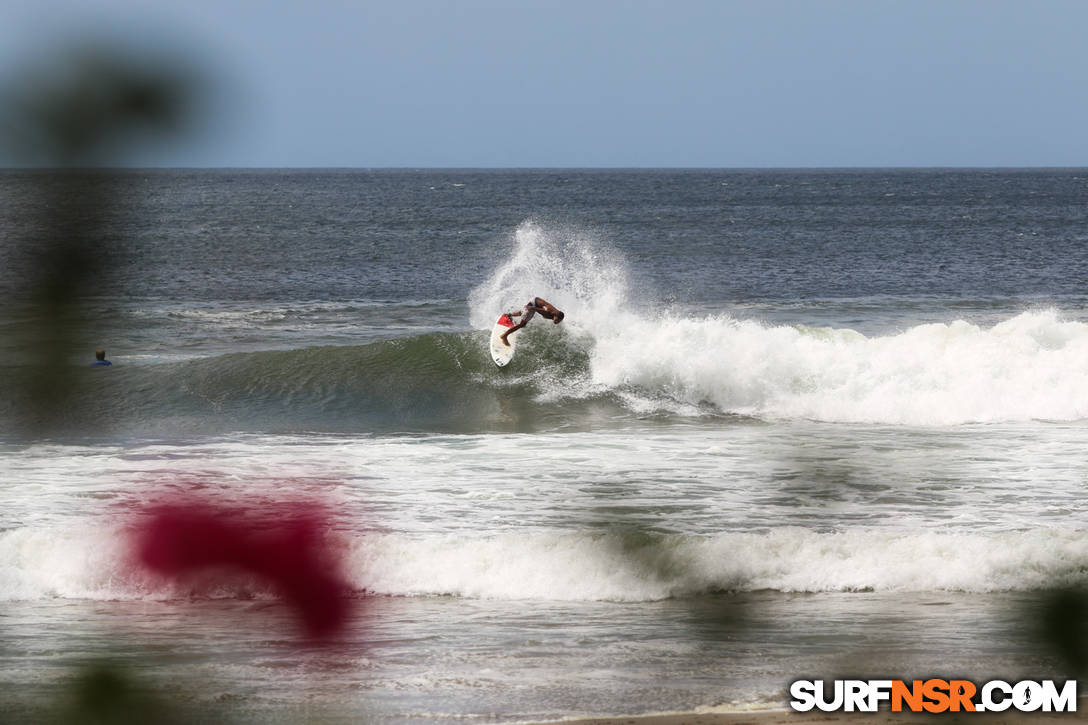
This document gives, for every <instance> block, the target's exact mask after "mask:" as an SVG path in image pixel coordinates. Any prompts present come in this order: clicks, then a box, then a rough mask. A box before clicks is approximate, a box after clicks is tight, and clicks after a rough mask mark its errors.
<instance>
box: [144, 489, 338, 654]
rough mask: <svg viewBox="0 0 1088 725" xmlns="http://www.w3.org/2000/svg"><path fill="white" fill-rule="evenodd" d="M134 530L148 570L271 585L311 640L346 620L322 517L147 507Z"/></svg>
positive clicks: (305, 509) (315, 511) (299, 509)
mask: <svg viewBox="0 0 1088 725" xmlns="http://www.w3.org/2000/svg"><path fill="white" fill-rule="evenodd" d="M148 513H149V517H148V519H147V520H146V521H145V522H144V523H143V524H142V525H141V526H140V527H139V528H138V530H137V532H136V539H135V541H136V557H137V560H138V561H139V562H140V563H141V564H142V565H143V566H144V567H145V568H146V569H148V570H149V571H151V572H153V573H156V574H160V575H163V576H167V577H171V578H175V579H183V578H186V577H189V576H193V575H197V574H207V573H209V572H213V573H215V574H218V573H219V572H222V574H223V577H224V578H228V577H230V576H231V572H238V571H241V572H246V573H249V574H253V575H256V576H257V577H260V578H261V579H263V580H264V581H266V582H268V583H270V584H271V585H272V586H273V587H274V588H275V589H276V591H277V592H278V593H279V594H280V596H282V597H283V598H284V600H285V601H286V602H287V603H288V604H289V605H290V606H291V607H292V608H293V609H294V610H295V611H296V612H297V613H298V615H299V616H300V618H301V619H302V622H303V624H304V625H305V627H306V630H307V631H308V633H309V634H310V635H312V636H316V637H321V636H327V635H330V634H334V633H336V632H337V631H339V630H340V629H342V628H343V626H344V625H345V623H346V622H347V618H348V615H349V610H350V603H351V598H350V596H349V595H350V593H351V587H350V586H349V585H348V583H347V582H345V581H344V580H343V579H342V578H341V576H340V569H341V561H340V556H339V555H338V553H337V552H336V551H334V549H333V547H331V546H330V545H328V544H327V543H326V540H325V538H324V535H323V533H324V532H325V531H327V530H328V529H329V522H328V515H327V514H325V513H323V512H322V510H321V509H320V508H319V507H316V506H313V505H307V504H292V505H286V504H272V505H268V506H265V507H252V508H245V509H242V508H238V507H217V506H213V505H212V504H210V503H207V502H187V503H173V504H166V505H160V506H156V507H153V508H152V509H150V510H149V512H148Z"/></svg>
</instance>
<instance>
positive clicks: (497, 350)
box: [491, 313, 518, 368]
mask: <svg viewBox="0 0 1088 725" xmlns="http://www.w3.org/2000/svg"><path fill="white" fill-rule="evenodd" d="M513 326H514V321H513V320H511V319H510V316H509V315H507V314H505V313H504V314H502V315H501V316H500V317H499V319H498V321H497V322H496V323H495V326H494V327H493V328H491V359H492V360H494V361H495V364H496V365H498V366H499V367H500V368H501V367H503V366H504V365H506V364H507V363H508V362H510V361H511V360H513V359H514V348H515V347H516V346H517V344H518V340H517V335H510V336H509V337H507V338H506V341H507V342H509V343H510V344H509V345H504V344H503V342H502V333H504V332H506V331H507V330H509V329H510V328H511V327H513Z"/></svg>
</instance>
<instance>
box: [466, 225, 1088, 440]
mask: <svg viewBox="0 0 1088 725" xmlns="http://www.w3.org/2000/svg"><path fill="white" fill-rule="evenodd" d="M513 241H514V249H513V251H512V253H511V254H510V255H509V256H508V257H507V258H506V259H505V260H504V261H503V263H502V264H500V265H498V266H497V267H496V269H495V271H494V272H493V273H492V274H491V276H490V277H489V278H488V279H487V280H486V281H485V282H484V283H482V284H481V285H480V286H479V287H477V288H476V289H474V290H473V291H472V294H471V295H470V297H469V303H470V318H471V323H472V325H473V326H474V327H475V328H477V329H488V328H489V327H490V326H491V324H492V322H493V320H494V317H495V315H496V314H497V313H498V312H499V311H501V310H504V309H509V308H512V307H518V306H520V305H521V304H523V301H522V300H523V299H527V298H529V297H531V296H532V295H540V296H543V297H546V298H548V299H549V300H551V301H552V302H554V303H555V304H557V305H558V306H559V307H560V308H561V309H564V311H565V312H566V319H565V321H564V323H563V325H562V326H561V327H562V329H561V330H557V331H556V333H557V334H562V335H564V339H565V340H567V341H568V342H569V344H571V345H573V346H574V347H576V348H578V349H582V350H584V351H586V354H587V355H588V368H587V370H585V371H583V372H580V373H579V374H576V375H571V374H569V371H564V372H565V374H564V375H563V376H561V377H562V379H552V378H547V379H544V380H541V381H539V382H538V383H537V393H538V399H539V400H541V401H544V402H551V401H554V400H558V399H563V398H590V397H595V396H600V395H602V394H610V395H613V396H615V397H616V398H617V399H619V400H620V401H621V402H623V403H624V404H625V405H626V406H627V407H628V408H629V409H631V410H632V411H633V412H635V413H637V414H646V413H651V412H658V411H661V412H668V413H672V414H676V415H682V416H690V415H705V414H706V413H708V412H711V413H717V414H727V415H743V416H754V417H759V418H764V419H785V420H797V419H800V420H814V421H825V422H848V423H875V424H910V425H938V426H942V425H957V424H964V423H993V422H1020V421H1031V420H1049V421H1078V420H1083V419H1085V418H1088V324H1085V323H1083V322H1079V321H1075V320H1067V319H1064V318H1063V316H1062V314H1061V312H1059V311H1058V310H1054V309H1045V310H1033V311H1027V312H1023V313H1020V314H1018V315H1015V316H1014V317H1011V318H1009V319H1006V320H1003V321H1000V322H998V323H997V324H994V325H992V326H990V327H983V326H979V325H976V324H972V323H970V322H967V321H964V320H950V321H948V322H941V323H927V324H919V325H916V326H913V327H909V328H907V329H904V330H901V331H898V332H895V333H892V334H886V335H877V336H872V337H867V336H865V335H863V334H861V333H859V332H856V331H854V330H851V329H836V328H829V327H806V326H801V325H768V324H764V323H761V322H759V321H757V320H751V319H745V320H742V319H736V318H734V317H733V316H731V315H729V314H728V313H723V314H716V315H708V316H695V315H692V314H691V313H690V312H689V313H682V312H678V311H676V310H673V309H668V308H666V307H664V306H654V305H653V304H652V301H650V300H647V299H646V297H647V296H646V295H645V294H644V293H642V292H636V291H634V290H632V289H631V287H630V280H629V275H628V272H627V266H626V264H625V262H624V260H623V259H622V257H621V256H620V255H619V254H618V253H617V252H615V251H614V250H612V249H610V248H609V247H608V246H607V245H606V244H605V243H603V242H601V241H600V240H598V239H596V238H595V237H594V236H593V235H592V234H590V233H585V232H576V231H572V230H553V229H547V228H544V227H542V226H540V225H538V224H535V223H532V222H526V223H525V224H522V225H521V226H520V227H519V228H518V229H517V231H516V232H515V234H514V240H513ZM632 300H637V301H640V302H639V304H638V305H632V304H631V301H632ZM548 332H549V333H550V332H551V330H549V331H548ZM537 339H538V340H539V339H540V338H539V337H538V338H537ZM523 357H524V354H523ZM527 365H529V366H532V363H527ZM534 369H535V368H534Z"/></svg>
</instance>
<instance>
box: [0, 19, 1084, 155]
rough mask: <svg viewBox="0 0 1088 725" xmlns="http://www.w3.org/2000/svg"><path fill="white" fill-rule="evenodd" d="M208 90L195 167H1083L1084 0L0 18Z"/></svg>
mask: <svg viewBox="0 0 1088 725" xmlns="http://www.w3.org/2000/svg"><path fill="white" fill-rule="evenodd" d="M0 6H2V7H0V76H2V78H3V79H4V80H5V82H6V81H9V80H10V79H12V78H17V77H19V76H20V74H25V73H26V72H27V71H28V69H30V68H33V67H34V64H36V63H41V62H43V60H48V58H49V56H51V55H52V56H56V55H57V54H58V53H61V52H62V51H63V49H65V48H68V47H71V46H72V45H75V44H80V43H88V42H96V43H100V44H101V43H107V44H110V45H113V46H116V47H119V48H122V47H134V48H137V49H140V50H141V51H142V52H148V53H170V54H172V57H178V58H182V59H183V60H182V62H183V63H185V64H190V65H192V66H193V67H195V68H197V69H198V70H199V73H200V74H201V76H202V77H203V78H205V79H206V83H205V85H204V92H205V96H206V98H207V99H208V102H207V103H206V104H204V105H202V106H201V109H202V110H201V119H200V122H199V123H198V124H196V125H195V127H194V128H195V130H194V131H193V132H192V133H191V134H190V135H189V136H188V137H187V138H186V139H185V140H184V141H183V142H180V143H176V144H173V145H172V146H170V147H169V148H162V149H157V150H155V151H154V152H153V153H152V152H147V153H148V154H151V155H146V156H141V157H140V158H138V159H136V160H135V162H136V163H143V164H152V165H162V166H213V167H223V166H226V167H369V168H374V167H482V168H492V167H749V168H751V167H933V166H939V167H949V166H961V167H1016V166H1088V92H1086V89H1088V42H1085V29H1086V28H1088V2H1082V1H1081V0H1033V1H1031V2H1027V1H1026V0H1023V1H1021V0H1016V1H1007V0H902V1H899V2H892V1H890V0H809V1H803V0H792V1H791V0H751V1H749V0H736V1H730V0H716V1H715V0H668V1H665V2H657V1H650V0H627V1H621V0H571V1H567V0H506V1H505V2H501V1H498V0H493V1H484V0H446V1H440V0H355V1H354V2H349V1H348V0H291V1H287V0H143V1H138V0H95V1H94V2H90V1H87V0H5V2H4V3H0Z"/></svg>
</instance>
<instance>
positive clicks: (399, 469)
mask: <svg viewBox="0 0 1088 725" xmlns="http://www.w3.org/2000/svg"><path fill="white" fill-rule="evenodd" d="M1086 201H1088V171H1081V170H1010V171H1001V170H979V171H969V170H963V171H944V170H921V171H919V170H912V171H900V170H887V171H885V170H866V171H838V170H829V171H821V170H811V171H702V170H700V171H651V170H646V171H583V170H571V171H558V170H556V171H531V170H529V171H479V170H467V171H408V170H403V171H231V170H212V171H208V170H179V171H169V170H157V171H123V172H80V173H74V174H62V175H58V174H54V173H50V172H19V171H5V172H0V234H2V236H0V244H2V245H3V257H2V260H0V292H2V293H3V294H4V296H5V299H6V304H5V305H4V306H3V308H2V309H0V337H2V339H3V340H4V342H5V354H4V356H3V358H2V360H0V490H2V491H3V493H4V495H5V497H6V498H5V502H6V506H5V507H4V513H3V515H0V602H2V603H3V604H4V605H5V606H6V608H5V610H4V611H5V612H7V613H8V614H9V615H10V616H8V617H7V618H5V619H4V620H3V621H4V623H3V628H2V629H0V690H4V691H5V692H14V693H19V694H18V696H12V699H13V701H15V702H16V704H17V705H18V709H16V710H14V711H15V712H18V713H19V714H20V716H23V715H25V716H27V717H28V718H29V717H31V716H33V715H35V714H40V709H41V704H42V702H44V701H49V700H50V699H51V698H54V697H56V696H57V693H59V692H63V690H64V683H65V682H66V681H67V680H66V678H69V679H70V677H71V673H72V672H73V671H74V670H75V669H77V668H78V667H79V666H81V665H83V664H85V663H86V662H87V661H88V660H96V659H103V658H118V659H120V660H122V661H124V662H128V663H139V664H137V665H136V667H137V668H139V669H141V672H144V673H146V675H147V677H148V679H149V680H150V681H152V682H154V683H156V686H157V687H159V688H160V689H161V690H162V691H164V692H169V693H173V692H174V691H175V690H176V689H177V688H178V687H180V688H181V689H182V691H183V698H184V699H185V701H186V702H189V703H193V704H194V706H195V707H197V708H198V709H199V710H201V711H202V712H203V711H207V712H211V713H222V714H223V716H224V717H229V718H231V719H233V720H234V721H237V722H262V723H263V722H283V723H288V722H295V721H297V720H298V717H299V714H300V713H302V714H303V715H304V716H305V717H307V718H311V719H313V720H315V721H317V722H322V721H329V722H340V721H358V720H360V719H365V718H370V719H372V720H374V721H377V722H419V721H421V720H422V721H423V722H445V721H450V722H454V721H456V722H463V721H465V720H466V719H468V720H470V721H482V722H486V721H525V720H530V719H544V718H554V717H563V716H568V715H576V714H616V713H645V712H653V711H660V710H663V709H692V708H697V707H708V706H709V707H719V708H724V709H742V708H745V707H748V706H750V705H751V704H753V703H754V704H756V705H758V706H763V707H783V706H784V703H785V701H786V700H785V697H784V693H785V689H786V686H787V684H788V682H789V681H791V680H792V679H797V678H799V677H804V678H810V677H818V676H824V677H825V678H826V677H832V676H834V675H836V674H839V673H842V672H843V671H844V669H845V670H848V671H849V674H850V675H852V676H863V677H881V678H884V677H905V678H908V679H909V678H910V677H912V676H931V675H933V674H938V673H939V674H941V675H947V676H950V677H963V678H968V679H973V680H975V681H981V680H983V679H986V678H989V677H992V676H1003V677H1006V678H1008V679H1016V678H1019V677H1026V676H1030V677H1035V678H1048V677H1056V678H1057V677H1061V676H1063V675H1065V674H1067V672H1068V667H1069V665H1068V662H1066V661H1065V660H1063V659H1062V658H1061V657H1060V656H1059V655H1058V654H1056V652H1055V650H1053V649H1049V648H1048V647H1047V646H1046V643H1045V642H1044V641H1043V640H1042V639H1041V638H1040V635H1039V632H1038V630H1037V629H1035V628H1034V624H1035V623H1037V622H1038V621H1039V620H1040V619H1041V617H1042V616H1043V612H1045V611H1046V607H1047V602H1048V598H1047V596H1048V595H1047V594H1046V593H1045V592H1046V591H1047V590H1048V589H1049V588H1052V587H1055V586H1084V585H1086V584H1088V581H1086V579H1085V574H1084V572H1085V571H1088V537H1086V536H1085V534H1084V531H1085V526H1086V524H1088V501H1086V499H1085V498H1084V496H1083V495H1082V494H1083V490H1082V489H1083V483H1084V480H1085V467H1084V463H1083V460H1084V456H1083V451H1084V449H1085V447H1086V446H1088V426H1086V425H1085V422H1086V421H1088V294H1086V292H1085V289H1084V286H1083V285H1084V282H1085V280H1088V244H1086V241H1088V223H1086V222H1088V205H1086V203H1085V202H1086ZM58 250H60V253H57V251H58ZM534 295H540V296H542V297H545V298H546V299H548V300H549V301H551V302H552V303H554V304H555V305H557V306H558V307H559V308H561V309H563V310H564V311H565V313H566V317H565V320H564V322H563V324H562V325H558V326H556V325H552V324H550V323H547V322H546V321H542V320H539V319H538V320H537V321H535V322H534V323H533V324H532V325H530V326H529V327H528V328H526V329H525V330H524V331H522V332H519V333H517V334H518V335H519V338H520V339H519V343H518V352H517V355H516V356H515V358H514V361H513V362H512V363H511V365H510V366H508V367H506V368H502V369H498V368H496V367H495V366H494V365H493V364H492V363H491V361H490V359H489V357H488V352H487V339H488V332H489V328H490V326H491V325H492V324H493V321H494V320H495V318H496V317H497V315H498V314H499V313H500V312H503V311H507V310H509V309H512V308H513V307H515V306H518V305H521V304H524V301H525V300H526V299H528V298H530V297H531V296H534ZM98 347H104V348H106V349H107V351H108V355H109V357H110V358H111V359H112V360H113V362H114V365H113V366H112V367H110V368H106V369H101V368H91V367H90V365H89V363H90V361H91V360H92V359H93V351H94V350H95V348H98ZM193 492H197V493H199V494H200V495H202V496H210V497H212V498H213V500H214V501H217V502H224V503H226V504H230V505H235V506H236V505H239V502H251V501H261V502H280V503H282V502H285V501H286V502H290V501H297V500H298V499H300V498H303V499H317V500H319V501H322V502H324V503H325V504H326V505H328V506H329V507H330V508H332V509H334V510H336V511H337V514H338V522H339V523H338V531H337V532H336V536H337V537H340V538H339V539H338V541H341V542H342V543H344V544H345V545H346V546H347V547H348V549H349V551H350V556H349V558H348V561H347V562H346V563H345V569H346V574H345V576H346V577H347V578H348V579H349V580H350V582H351V585H352V587H354V588H355V589H356V590H357V595H358V598H359V599H361V600H364V601H366V600H368V599H371V598H373V599H374V602H377V603H374V602H371V604H372V606H371V607H370V608H367V609H364V610H363V612H362V614H360V615H359V617H358V618H357V619H356V620H355V621H353V622H352V624H351V626H350V627H349V628H348V629H347V631H345V632H343V633H342V635H341V640H342V641H339V642H338V643H337V647H335V648H332V649H323V648H314V649H306V648H300V647H299V646H298V645H297V643H296V642H294V641H293V640H292V637H293V636H294V635H293V634H292V633H291V630H290V626H289V625H290V612H289V611H288V609H287V608H286V607H285V606H284V605H283V604H282V602H279V601H278V600H277V599H276V597H275V596H274V594H273V593H270V592H268V591H264V590H261V589H260V588H259V587H258V588H257V589H256V590H255V591H250V592H243V593H241V594H238V595H234V594H232V591H233V590H231V589H229V588H227V589H225V590H224V592H225V593H222V594H221V595H219V596H211V597H205V596H198V595H195V594H192V593H189V594H187V595H186V594H184V593H183V594H180V595H179V593H178V591H177V589H176V588H175V587H173V586H171V585H170V584H163V583H161V582H158V583H156V582H148V581H146V580H145V578H141V577H140V576H139V575H137V574H133V573H132V571H130V568H128V565H127V564H126V563H125V560H124V555H123V551H122V544H121V543H120V542H121V541H122V540H123V536H124V532H125V531H126V530H127V528H129V527H131V526H132V525H133V524H134V523H137V522H138V521H139V517H140V513H139V512H140V510H141V506H142V505H143V504H144V503H146V502H147V501H148V500H154V499H155V498H156V497H161V496H167V495H184V494H191V493H193ZM920 633H921V634H920ZM941 667H947V668H950V669H949V671H943V670H941V669H940V668H941ZM0 716H2V713H0Z"/></svg>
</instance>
